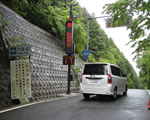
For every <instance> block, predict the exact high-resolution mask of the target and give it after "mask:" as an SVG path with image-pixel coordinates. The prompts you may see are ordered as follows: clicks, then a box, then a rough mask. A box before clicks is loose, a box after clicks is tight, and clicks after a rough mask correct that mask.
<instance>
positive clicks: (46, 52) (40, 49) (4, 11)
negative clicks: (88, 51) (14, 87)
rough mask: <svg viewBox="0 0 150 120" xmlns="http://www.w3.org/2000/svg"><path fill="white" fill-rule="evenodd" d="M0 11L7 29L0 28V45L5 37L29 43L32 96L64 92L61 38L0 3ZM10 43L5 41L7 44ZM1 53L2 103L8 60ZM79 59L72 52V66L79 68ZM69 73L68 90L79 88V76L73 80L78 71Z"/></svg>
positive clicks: (6, 99)
mask: <svg viewBox="0 0 150 120" xmlns="http://www.w3.org/2000/svg"><path fill="white" fill-rule="evenodd" d="M0 14H1V17H2V18H3V19H4V20H6V21H8V23H9V24H8V28H7V30H5V31H3V40H1V41H3V45H2V44H1V45H0V47H1V48H3V46H4V43H5V41H8V39H9V38H13V40H14V39H15V41H16V44H27V45H30V46H31V54H32V55H31V57H30V69H31V86H32V87H31V89H32V100H34V101H36V100H44V99H50V98H53V97H57V95H59V94H65V93H66V90H67V74H68V73H67V71H68V66H65V65H62V61H63V55H64V54H65V53H64V47H63V44H62V41H61V40H59V39H57V38H55V37H54V36H52V35H51V34H49V33H48V32H46V31H44V30H42V29H40V28H39V27H37V26H35V25H33V24H31V23H29V22H27V21H26V20H24V19H23V18H22V17H20V16H19V15H18V14H16V13H15V12H13V11H12V10H10V9H9V8H7V7H6V6H5V5H3V4H1V3H0ZM1 24H2V23H1ZM12 42H14V41H12ZM12 42H11V43H12ZM11 43H10V42H9V46H10V45H11ZM5 45H6V44H5ZM7 50H8V48H7ZM1 57H2V58H3V59H2V60H3V61H5V62H1V63H0V106H4V105H5V104H8V103H10V102H11V98H10V68H9V64H10V63H9V62H10V60H8V59H7V60H6V57H5V56H3V55H1ZM82 63H83V61H82V60H81V59H80V58H79V57H78V56H76V66H78V67H80V68H82ZM72 74H73V76H74V77H73V78H74V79H73V81H71V92H79V80H77V79H79V76H78V75H79V74H78V73H74V72H72Z"/></svg>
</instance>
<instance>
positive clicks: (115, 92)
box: [112, 88, 117, 100]
mask: <svg viewBox="0 0 150 120" xmlns="http://www.w3.org/2000/svg"><path fill="white" fill-rule="evenodd" d="M112 97H113V100H116V99H117V88H115V89H114V94H113V96H112Z"/></svg>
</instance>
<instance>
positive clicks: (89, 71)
mask: <svg viewBox="0 0 150 120" xmlns="http://www.w3.org/2000/svg"><path fill="white" fill-rule="evenodd" d="M83 74H86V75H107V64H86V65H85V68H84V71H83Z"/></svg>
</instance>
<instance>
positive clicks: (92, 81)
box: [90, 80, 98, 83]
mask: <svg viewBox="0 0 150 120" xmlns="http://www.w3.org/2000/svg"><path fill="white" fill-rule="evenodd" d="M90 82H91V83H98V81H97V80H90Z"/></svg>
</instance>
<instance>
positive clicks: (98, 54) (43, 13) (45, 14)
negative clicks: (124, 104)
mask: <svg viewBox="0 0 150 120" xmlns="http://www.w3.org/2000/svg"><path fill="white" fill-rule="evenodd" d="M1 1H2V2H3V3H5V4H7V5H8V6H9V7H10V8H11V9H13V10H15V11H16V12H17V13H18V14H20V15H21V16H23V17H24V18H25V19H27V20H28V21H30V22H31V23H33V24H35V25H38V26H39V27H41V28H43V29H44V30H46V31H48V32H50V33H51V34H53V35H55V36H56V37H58V38H59V39H61V40H62V41H63V43H64V41H65V26H66V21H67V20H68V19H69V11H70V8H69V5H70V4H71V3H72V4H73V14H74V15H76V13H78V14H79V17H78V19H75V18H74V20H73V21H74V43H75V51H76V53H77V54H78V55H79V56H80V57H82V58H83V56H82V51H83V50H86V44H87V41H86V39H87V32H86V31H87V17H94V16H92V15H90V14H89V13H88V12H87V10H86V9H85V8H81V7H80V6H79V3H78V2H76V0H72V2H71V0H8V1H6V0H1ZM124 2H125V1H124ZM127 2H129V0H128V1H127ZM119 4H120V3H119ZM124 4H125V5H126V2H125V3H124ZM112 7H114V6H112ZM120 7H121V5H120ZM109 9H110V8H109ZM113 9H114V8H113ZM118 12H119V13H120V11H118ZM120 14H121V13H120ZM124 16H125V15H124ZM124 18H125V19H126V17H121V18H120V21H118V22H117V23H115V24H121V22H122V21H123V20H124ZM114 19H116V17H114ZM135 23H136V22H135ZM143 44H144V43H143ZM89 50H90V51H91V54H90V56H89V58H88V60H89V62H109V63H112V64H117V65H119V66H120V67H121V68H122V70H123V72H124V73H126V74H127V75H128V76H127V78H128V83H129V85H128V87H130V88H137V87H138V82H137V75H136V73H135V71H134V69H133V67H132V65H130V63H129V62H128V60H127V59H126V58H125V57H124V55H123V54H122V53H121V52H120V50H119V49H118V48H117V46H116V45H115V43H114V42H113V40H112V39H111V38H108V36H107V35H106V33H105V31H104V30H102V29H101V27H100V25H99V24H98V22H97V21H96V20H94V19H93V20H89ZM83 59H84V58H83ZM84 60H85V59H84ZM74 71H75V73H78V71H79V69H78V68H75V69H74Z"/></svg>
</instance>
